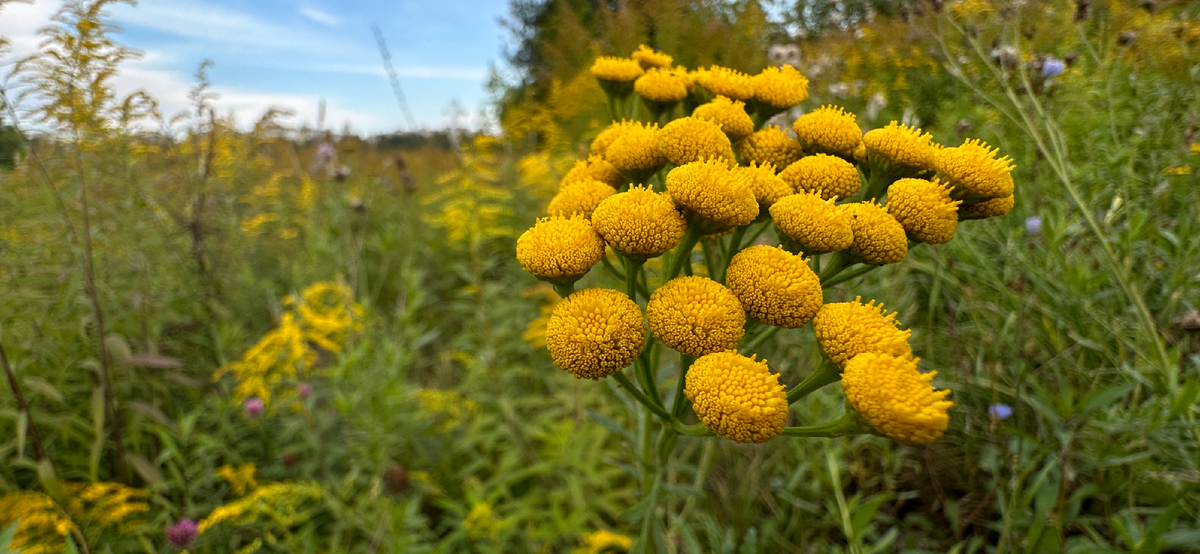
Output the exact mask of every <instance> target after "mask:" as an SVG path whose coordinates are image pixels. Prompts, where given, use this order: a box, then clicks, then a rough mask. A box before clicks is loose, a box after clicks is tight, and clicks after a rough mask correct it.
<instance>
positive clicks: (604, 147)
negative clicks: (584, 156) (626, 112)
mask: <svg viewBox="0 0 1200 554" xmlns="http://www.w3.org/2000/svg"><path fill="white" fill-rule="evenodd" d="M638 125H639V123H638V122H636V121H626V120H621V121H614V122H612V124H611V125H609V126H608V127H605V128H604V130H603V131H600V134H598V135H596V138H594V139H592V145H591V147H590V149H589V153H590V154H591V155H592V156H599V157H604V155H605V154H606V153H607V152H608V147H609V146H611V145H612V143H613V142H615V141H616V140H617V139H618V138H620V137H621V135H623V134H625V131H627V130H628V129H629V128H630V127H633V126H638Z"/></svg>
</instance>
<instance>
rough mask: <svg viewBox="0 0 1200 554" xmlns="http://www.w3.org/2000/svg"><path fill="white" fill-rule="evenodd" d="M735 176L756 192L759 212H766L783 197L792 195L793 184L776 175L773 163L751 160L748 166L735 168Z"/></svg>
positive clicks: (755, 197) (751, 190)
mask: <svg viewBox="0 0 1200 554" xmlns="http://www.w3.org/2000/svg"><path fill="white" fill-rule="evenodd" d="M733 178H734V179H736V180H738V181H741V182H742V184H743V185H744V186H746V187H747V188H749V189H750V192H752V193H754V199H755V200H757V201H758V207H759V213H760V214H761V213H763V212H765V211H766V210H767V209H769V208H770V207H771V206H772V205H773V204H775V203H776V202H778V201H779V200H780V199H781V198H784V197H786V196H791V195H792V192H793V191H792V187H791V185H789V184H787V183H786V182H784V180H783V179H780V178H779V176H777V175H775V167H774V166H772V165H771V164H763V165H758V164H757V163H753V162H751V164H750V165H748V166H742V167H735V168H733Z"/></svg>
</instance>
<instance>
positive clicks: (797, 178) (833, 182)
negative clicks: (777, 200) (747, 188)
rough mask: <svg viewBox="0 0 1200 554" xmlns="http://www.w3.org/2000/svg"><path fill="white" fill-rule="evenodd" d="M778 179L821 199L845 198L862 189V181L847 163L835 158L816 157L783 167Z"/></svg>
mask: <svg viewBox="0 0 1200 554" xmlns="http://www.w3.org/2000/svg"><path fill="white" fill-rule="evenodd" d="M779 178H780V179H783V181H784V182H785V183H787V184H789V185H791V186H792V188H794V189H796V192H815V193H819V194H820V195H821V198H823V199H826V200H829V199H831V198H849V197H851V196H854V193H856V192H858V189H860V188H862V178H861V177H859V175H858V170H857V169H855V168H854V165H853V164H851V163H850V162H848V161H846V160H843V159H841V158H839V157H837V156H830V155H828V154H816V155H814V156H805V157H803V158H800V159H799V160H797V161H796V163H793V164H792V165H789V166H787V168H786V169H784V170H783V171H782V172H781V173H780V174H779Z"/></svg>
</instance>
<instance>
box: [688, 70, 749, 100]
mask: <svg viewBox="0 0 1200 554" xmlns="http://www.w3.org/2000/svg"><path fill="white" fill-rule="evenodd" d="M696 82H697V83H699V85H700V86H702V87H704V88H706V89H708V91H709V92H711V93H713V94H715V95H720V96H725V97H728V98H732V99H734V100H742V101H745V100H749V99H751V98H753V97H754V83H753V81H751V79H750V76H749V75H746V74H745V73H742V72H741V71H737V70H736V69H729V68H728V67H721V66H719V65H714V66H711V67H709V68H708V69H707V70H705V71H701V72H699V73H698V75H697V77H696Z"/></svg>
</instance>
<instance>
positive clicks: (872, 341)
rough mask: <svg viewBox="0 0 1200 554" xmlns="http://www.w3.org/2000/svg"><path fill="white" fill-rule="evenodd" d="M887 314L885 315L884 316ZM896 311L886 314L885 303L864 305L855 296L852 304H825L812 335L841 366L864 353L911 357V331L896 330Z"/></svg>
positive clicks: (824, 350) (872, 302)
mask: <svg viewBox="0 0 1200 554" xmlns="http://www.w3.org/2000/svg"><path fill="white" fill-rule="evenodd" d="M885 314H886V315H885ZM897 324H898V322H897V321H896V314H895V312H893V313H891V314H887V313H886V312H885V311H884V309H883V304H879V305H876V304H875V301H874V300H872V301H871V302H869V303H867V304H863V303H862V298H860V297H856V298H855V299H854V301H853V302H836V303H832V304H826V305H824V306H822V307H821V310H820V311H819V312H817V317H815V318H813V334H815V335H816V336H817V343H819V344H820V345H821V351H823V352H825V355H826V356H828V357H829V359H830V360H832V361H833V363H835V364H837V366H838V367H845V365H846V362H848V361H850V359H851V358H853V357H855V356H857V355H859V354H862V353H863V352H874V353H877V354H888V355H891V356H902V357H911V356H912V349H911V348H909V346H908V337H910V336H912V331H901V330H900V329H898V328H897V327H896V325H897Z"/></svg>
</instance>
